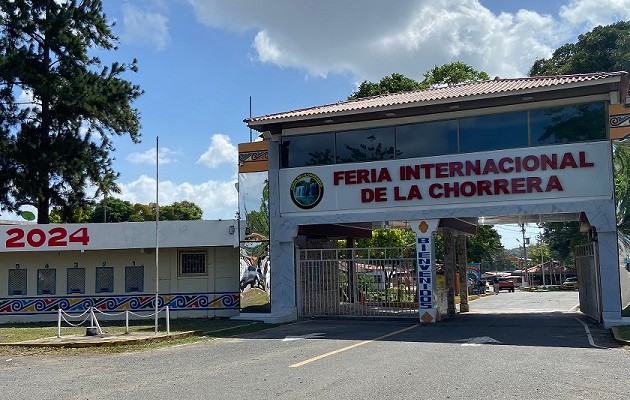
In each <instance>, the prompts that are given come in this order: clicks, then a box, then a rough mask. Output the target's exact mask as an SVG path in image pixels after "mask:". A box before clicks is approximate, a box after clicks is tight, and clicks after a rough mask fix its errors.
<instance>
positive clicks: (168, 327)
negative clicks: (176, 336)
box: [166, 306, 171, 335]
mask: <svg viewBox="0 0 630 400" xmlns="http://www.w3.org/2000/svg"><path fill="white" fill-rule="evenodd" d="M166 334H167V335H170V334H171V313H170V310H169V308H168V306H166Z"/></svg>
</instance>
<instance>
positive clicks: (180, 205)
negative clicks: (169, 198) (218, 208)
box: [160, 200, 203, 221]
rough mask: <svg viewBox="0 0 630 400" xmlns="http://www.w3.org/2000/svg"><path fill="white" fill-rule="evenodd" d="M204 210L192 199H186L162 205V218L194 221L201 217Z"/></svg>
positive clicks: (165, 219)
mask: <svg viewBox="0 0 630 400" xmlns="http://www.w3.org/2000/svg"><path fill="white" fill-rule="evenodd" d="M202 215H203V210H202V209H201V207H199V206H198V205H196V204H195V203H193V202H192V201H188V200H184V201H180V202H177V201H176V202H175V203H173V204H171V205H167V206H163V207H160V220H164V221H192V220H197V219H201V217H202Z"/></svg>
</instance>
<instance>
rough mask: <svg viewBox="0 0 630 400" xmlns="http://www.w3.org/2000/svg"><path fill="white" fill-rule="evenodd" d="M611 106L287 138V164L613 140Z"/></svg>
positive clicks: (572, 107)
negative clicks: (609, 124) (608, 109)
mask: <svg viewBox="0 0 630 400" xmlns="http://www.w3.org/2000/svg"><path fill="white" fill-rule="evenodd" d="M606 124H607V118H606V105H605V103H603V102H596V103H584V104H575V105H568V106H560V107H554V108H543V109H534V110H529V111H519V112H510V113H502V114H490V115H480V116H475V117H466V118H460V119H452V120H443V121H433V122H424V123H415V124H406V125H393V126H386V127H382V128H373V129H357V130H350V131H341V132H323V133H315V134H309V135H291V136H286V137H283V139H282V150H281V167H282V168H293V167H305V166H311V165H330V164H342V163H355V162H367V161H380V160H390V159H394V158H396V159H405V158H416V157H431V156H438V155H447V154H458V153H474V152H481V151H491V150H502V149H513V148H523V147H529V146H544V145H554V144H563V143H580V142H589V141H595V140H606V139H607V125H606Z"/></svg>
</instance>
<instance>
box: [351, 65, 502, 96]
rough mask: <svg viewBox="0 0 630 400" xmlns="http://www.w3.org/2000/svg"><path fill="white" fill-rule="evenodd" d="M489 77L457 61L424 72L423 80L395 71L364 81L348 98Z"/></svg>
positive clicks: (407, 90)
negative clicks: (378, 79)
mask: <svg viewBox="0 0 630 400" xmlns="http://www.w3.org/2000/svg"><path fill="white" fill-rule="evenodd" d="M485 79H489V77H488V74H487V73H485V72H483V71H477V70H476V69H474V68H473V67H471V66H470V65H468V64H465V63H463V62H461V61H455V62H452V63H449V64H444V65H441V66H439V67H438V66H435V67H434V68H432V69H430V70H429V71H427V72H425V73H424V80H423V81H422V82H418V81H415V80H413V79H411V78H409V77H406V76H405V75H403V74H399V73H393V74H391V75H390V76H386V77H384V78H382V79H381V80H380V81H379V82H378V83H374V82H369V81H363V82H362V83H361V85H359V88H358V89H357V90H356V91H355V92H354V93H352V94H351V95H350V96H349V97H348V100H356V99H360V98H363V97H369V96H378V95H381V94H386V93H399V92H409V91H412V90H419V89H427V88H430V87H433V86H441V85H454V84H457V83H464V82H472V81H479V80H485Z"/></svg>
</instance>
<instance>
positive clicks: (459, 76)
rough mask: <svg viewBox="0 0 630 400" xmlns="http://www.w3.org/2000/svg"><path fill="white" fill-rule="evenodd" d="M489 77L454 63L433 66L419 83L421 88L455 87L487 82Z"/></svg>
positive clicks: (461, 63) (464, 65)
mask: <svg viewBox="0 0 630 400" xmlns="http://www.w3.org/2000/svg"><path fill="white" fill-rule="evenodd" d="M488 79H490V77H489V76H488V74H487V73H486V72H484V71H477V70H476V69H474V68H473V67H471V66H470V65H468V64H464V63H463V62H461V61H455V62H452V63H450V64H444V65H441V66H439V67H438V66H437V65H436V66H435V67H434V68H433V69H430V70H429V71H427V72H425V73H424V80H423V81H422V82H421V83H420V85H421V86H422V87H432V86H441V85H455V84H458V83H465V82H475V81H484V80H488Z"/></svg>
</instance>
